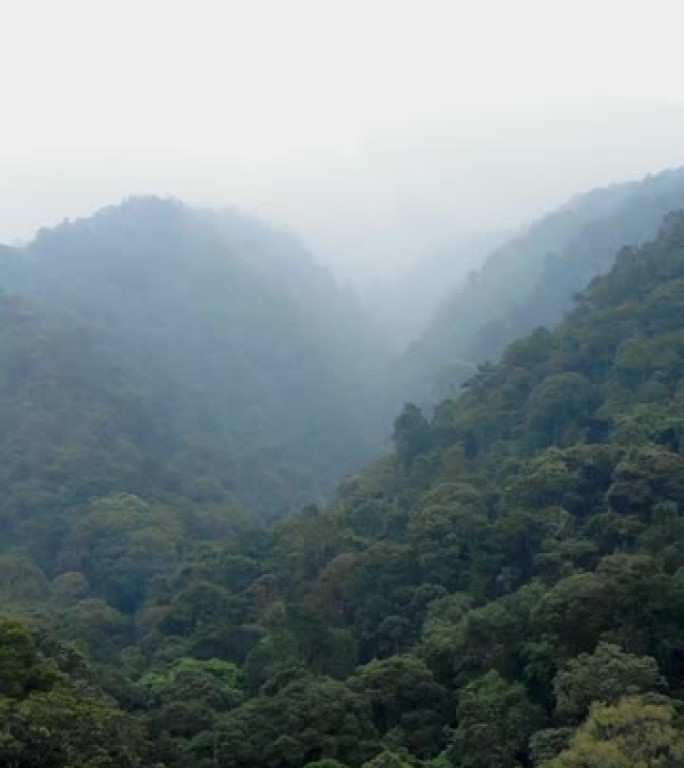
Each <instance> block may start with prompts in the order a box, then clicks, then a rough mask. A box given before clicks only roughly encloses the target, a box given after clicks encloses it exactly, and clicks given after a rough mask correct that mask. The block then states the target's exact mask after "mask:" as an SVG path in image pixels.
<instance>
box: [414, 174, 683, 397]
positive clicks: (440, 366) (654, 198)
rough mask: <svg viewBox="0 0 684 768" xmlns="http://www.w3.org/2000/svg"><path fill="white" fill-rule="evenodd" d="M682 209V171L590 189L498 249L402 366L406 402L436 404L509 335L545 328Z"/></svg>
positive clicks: (449, 301) (447, 305)
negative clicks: (619, 256)
mask: <svg viewBox="0 0 684 768" xmlns="http://www.w3.org/2000/svg"><path fill="white" fill-rule="evenodd" d="M679 208H684V169H678V170H671V171H665V172H663V173H660V174H657V175H654V176H648V177H646V178H645V179H643V180H642V181H635V182H629V183H625V184H617V185H614V186H611V187H607V188H605V189H597V190H593V191H591V192H589V193H587V194H585V195H582V196H578V197H577V198H575V199H573V200H571V201H570V202H569V203H567V204H566V205H564V206H563V207H561V208H560V209H558V210H557V211H555V212H553V213H551V214H550V215H548V216H546V217H545V218H542V219H540V220H539V221H538V222H536V223H535V224H533V225H532V226H531V227H529V228H528V229H527V230H526V231H524V232H522V233H521V234H520V235H518V236H517V237H516V238H514V239H512V240H511V241H510V242H509V243H507V244H506V245H504V246H503V247H501V248H499V249H498V250H496V251H495V252H494V253H493V254H492V255H491V256H490V257H489V258H488V260H487V261H486V263H485V265H484V266H483V267H482V268H481V269H480V270H477V271H476V272H474V273H473V274H472V275H471V276H470V278H469V280H468V281H467V282H466V284H465V285H464V286H463V287H460V288H459V289H458V290H456V291H455V292H454V293H453V294H452V295H451V296H450V297H449V298H448V299H446V300H445V301H444V302H443V304H442V306H441V307H440V308H439V309H438V311H437V312H436V313H435V315H434V317H433V319H432V321H431V323H430V324H429V326H428V327H427V329H426V331H425V333H424V334H423V336H422V337H421V338H420V339H419V340H418V341H417V342H416V343H415V344H414V345H413V346H412V347H411V348H410V349H409V350H408V352H407V354H406V355H405V357H404V359H403V360H402V361H401V365H400V369H401V375H402V376H403V377H404V378H405V379H406V381H407V388H408V390H409V392H411V393H412V396H413V397H415V398H417V399H420V400H424V399H428V400H431V401H435V400H436V399H439V393H440V392H441V393H442V394H443V393H444V392H448V391H450V390H452V389H453V388H454V387H456V386H458V385H459V384H460V383H461V382H462V381H463V380H464V378H466V377H467V375H468V371H472V370H473V366H474V365H475V364H477V363H480V362H483V361H485V360H487V359H493V358H495V357H496V356H497V355H499V354H500V353H501V352H502V350H503V349H504V348H505V347H506V345H507V344H509V343H510V342H511V341H513V340H514V339H515V338H516V337H517V336H519V335H520V334H523V333H527V332H529V331H531V330H533V329H534V328H536V327H539V326H552V325H553V324H554V323H556V322H558V321H559V320H560V319H561V318H562V316H563V314H564V313H565V312H566V311H567V310H568V309H569V308H570V307H571V306H572V301H573V296H574V295H575V294H576V293H577V292H578V291H579V290H581V289H582V288H583V287H584V286H585V285H586V283H588V282H589V280H591V279H592V278H593V277H595V276H596V275H598V274H602V273H604V272H606V271H607V270H608V269H609V268H610V267H611V265H612V263H613V259H614V255H615V253H616V251H617V250H618V249H619V248H620V247H622V246H623V245H628V244H629V245H638V244H639V243H642V242H644V241H645V240H647V239H649V238H651V237H652V236H653V235H654V234H655V233H656V231H657V228H658V226H659V224H660V221H661V220H662V218H663V216H664V215H665V214H667V213H669V212H670V211H673V210H677V209H679Z"/></svg>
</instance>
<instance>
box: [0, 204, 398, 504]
mask: <svg viewBox="0 0 684 768" xmlns="http://www.w3.org/2000/svg"><path fill="white" fill-rule="evenodd" d="M0 288H2V289H4V290H5V291H10V292H13V293H16V294H19V295H21V296H25V297H28V298H29V300H30V301H32V302H34V303H36V304H39V305H42V306H44V307H46V308H47V309H50V310H56V311H58V312H61V313H68V314H69V315H70V316H71V318H72V319H73V322H74V323H76V324H80V325H82V326H84V327H87V328H88V331H89V334H90V335H91V336H93V337H94V338H96V339H97V341H98V343H99V344H100V346H101V347H102V348H103V350H104V352H105V353H106V355H107V356H108V358H109V360H110V363H111V364H112V365H113V366H115V367H117V368H118V369H120V370H121V371H122V372H123V373H124V375H125V377H126V379H127V380H128V381H129V382H130V383H131V384H132V385H133V386H134V387H135V388H136V389H137V390H138V391H139V394H140V396H141V397H142V398H143V400H144V401H145V404H146V407H147V408H148V409H149V410H150V412H151V413H154V415H155V418H157V419H159V420H161V421H163V423H164V424H165V429H166V431H167V433H168V435H170V436H171V435H175V436H176V437H175V438H169V439H171V441H172V442H173V440H175V443H176V444H175V448H174V446H173V445H171V446H168V445H167V446H164V452H165V453H166V454H167V455H168V454H169V449H171V451H170V452H171V454H172V456H171V458H173V452H174V450H175V452H176V453H179V452H180V453H182V452H183V451H184V450H185V448H186V447H187V445H188V444H190V443H195V444H197V445H200V444H203V445H204V446H205V448H206V450H207V452H208V453H209V454H210V455H212V456H213V461H214V463H216V464H220V465H222V468H221V470H220V472H221V477H220V478H219V479H220V481H221V483H223V484H224V485H226V487H227V488H229V489H231V490H233V491H234V492H235V493H236V494H237V496H238V497H239V498H241V499H242V500H244V501H245V502H247V503H248V504H250V505H252V506H254V507H255V508H258V509H261V510H270V511H271V512H273V511H277V510H279V509H283V508H287V507H289V506H291V505H293V504H297V503H301V502H304V501H307V500H311V499H314V498H317V497H319V496H320V495H321V494H323V493H325V492H328V491H329V490H330V489H331V488H332V487H333V485H334V483H335V482H336V481H337V480H338V479H339V478H340V477H342V475H343V474H344V473H345V472H346V471H348V470H349V469H350V468H351V467H353V466H355V465H356V466H358V465H359V463H360V462H362V461H363V459H364V457H368V456H369V455H371V454H372V452H373V451H374V450H377V446H378V444H379V442H380V439H381V435H382V432H381V426H380V424H381V423H382V422H381V419H382V416H381V415H380V414H377V416H376V412H377V397H378V392H379V388H380V387H381V381H380V372H381V370H382V366H383V359H382V356H383V351H382V347H381V345H380V344H379V343H378V342H376V341H374V340H373V338H372V332H369V329H368V324H367V323H366V322H365V321H364V320H363V319H362V317H361V313H360V312H359V309H358V307H357V306H356V304H355V302H354V299H353V297H352V296H349V295H346V294H343V293H341V292H340V291H339V290H338V289H337V288H336V286H335V284H334V282H333V281H332V279H331V277H330V276H329V275H328V274H327V273H326V272H325V271H324V270H323V269H321V268H320V267H318V266H317V265H315V264H314V263H313V261H312V260H311V258H310V256H309V255H308V253H306V251H305V250H304V249H303V248H302V247H301V246H300V245H299V243H298V242H297V241H296V239H295V238H294V237H292V236H291V235H288V234H287V233H282V232H277V231H275V230H271V229H269V228H268V227H266V226H265V225H262V224H260V223H259V222H256V221H253V220H251V219H248V218H246V217H242V216H240V215H238V214H234V213H231V212H222V213H214V212H208V211H194V210H191V209H189V208H187V207H185V206H183V205H181V204H180V203H176V202H174V201H168V200H166V201H165V200H159V199H155V198H141V199H132V200H129V201H127V202H126V203H124V204H123V205H121V206H119V207H114V208H110V209H104V210H103V211H100V212H99V213H97V214H95V215H94V216H92V217H90V218H88V219H83V220H79V221H76V222H73V223H65V224H63V225H62V226H60V227H57V228H56V229H53V230H43V231H41V232H40V233H39V234H38V236H37V238H36V239H35V241H34V242H32V243H30V244H29V245H27V246H26V247H25V248H23V249H20V250H13V251H12V250H9V249H8V250H6V251H5V252H4V255H3V258H2V259H0ZM158 447H159V448H161V446H158Z"/></svg>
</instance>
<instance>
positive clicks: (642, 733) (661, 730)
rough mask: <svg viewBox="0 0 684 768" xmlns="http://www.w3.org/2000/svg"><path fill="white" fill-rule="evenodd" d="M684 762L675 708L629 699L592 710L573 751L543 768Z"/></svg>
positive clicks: (655, 767)
mask: <svg viewBox="0 0 684 768" xmlns="http://www.w3.org/2000/svg"><path fill="white" fill-rule="evenodd" d="M682 761H684V735H683V734H682V731H681V729H680V728H678V727H677V726H676V724H675V713H674V709H673V707H672V706H671V705H669V704H654V703H648V702H647V701H644V700H643V699H640V698H639V697H628V698H624V699H622V700H621V701H619V702H618V703H617V704H615V705H606V704H594V705H593V706H592V708H591V712H590V713H589V717H588V718H587V720H586V721H585V723H584V724H583V725H582V726H581V727H580V728H579V729H578V731H577V733H576V735H575V736H574V738H573V739H572V742H571V744H570V746H569V747H568V748H567V749H565V750H563V751H562V752H561V753H560V755H558V757H556V758H554V759H553V760H551V761H549V762H546V763H544V764H543V768H676V767H677V766H679V765H682Z"/></svg>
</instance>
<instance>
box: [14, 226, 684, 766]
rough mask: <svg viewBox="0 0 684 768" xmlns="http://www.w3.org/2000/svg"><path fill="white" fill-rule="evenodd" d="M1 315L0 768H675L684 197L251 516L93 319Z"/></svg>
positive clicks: (681, 613)
mask: <svg viewBox="0 0 684 768" xmlns="http://www.w3.org/2000/svg"><path fill="white" fill-rule="evenodd" d="M2 307H3V310H2V311H3V312H4V315H3V317H4V318H5V319H6V322H3V331H2V336H1V337H0V338H1V339H2V344H3V346H2V348H1V349H2V350H3V354H4V355H5V358H4V359H5V361H6V362H7V363H8V365H7V366H4V367H3V368H2V370H3V376H6V377H7V381H5V382H4V384H3V390H2V391H3V393H4V394H3V398H4V399H3V403H2V410H1V411H0V414H1V418H2V419H3V421H4V423H5V424H7V425H8V426H7V430H8V434H11V435H12V436H14V435H17V436H18V437H17V438H16V439H17V442H16V444H15V443H14V442H13V440H8V441H6V442H5V443H4V445H3V451H4V454H3V456H4V457H5V458H4V461H3V472H4V473H7V474H6V477H5V487H6V488H7V489H8V493H7V495H6V497H5V498H4V499H3V508H2V515H3V518H2V525H3V531H6V532H7V536H6V537H3V553H2V555H1V556H0V596H1V599H2V605H3V609H4V612H5V614H6V618H5V619H4V620H2V622H0V693H1V695H0V710H1V711H2V729H1V730H0V763H2V764H4V765H8V766H14V767H15V768H28V767H31V768H33V767H34V766H35V767H36V768H37V767H38V766H41V768H44V767H45V766H48V767H49V766H55V767H56V768H57V767H59V768H62V767H64V768H67V766H68V767H75V766H78V767H79V768H109V767H110V766H111V767H112V768H120V767H121V768H123V767H126V768H127V767H128V766H159V765H164V766H167V767H168V768H175V767H177V768H186V767H187V768H190V766H192V768H205V767H206V768H214V766H225V767H226V768H254V766H269V767H270V768H304V767H305V766H306V767H307V768H345V767H346V768H360V767H361V766H364V768H419V767H423V768H521V767H522V768H527V766H540V767H541V766H543V767H544V768H594V767H595V768H627V767H628V766H629V767H630V768H632V767H633V766H638V767H639V768H678V766H681V765H682V763H683V761H684V731H683V729H682V707H683V705H684V517H683V516H682V512H683V510H684V215H673V216H671V217H669V219H668V220H667V221H666V222H665V224H664V226H663V229H662V231H661V233H660V235H659V236H658V238H657V239H656V240H655V241H654V242H652V243H650V244H648V245H645V246H643V247H638V248H625V249H623V250H622V251H621V252H620V253H619V255H618V257H617V260H616V263H615V266H614V267H613V269H612V271H611V272H610V273H609V274H607V275H606V276H603V277H599V278H596V279H595V280H594V281H593V282H592V283H591V284H590V285H589V287H588V288H587V289H586V290H585V291H584V292H583V293H582V294H581V296H579V298H578V301H577V304H576V308H575V309H574V311H573V312H572V314H571V315H570V316H569V317H568V318H567V319H566V321H565V322H563V323H562V324H561V325H559V326H558V327H557V328H556V329H555V330H553V331H549V330H538V331H536V332H534V333H533V334H531V335H529V336H527V337H525V338H522V339H520V340H518V341H516V342H515V343H514V344H512V345H511V346H509V347H508V348H507V349H506V351H505V353H504V355H503V357H502V359H501V360H500V362H498V363H496V364H487V365H483V366H481V367H480V368H479V370H478V371H477V373H476V375H474V376H473V377H471V379H470V380H469V381H468V383H467V385H466V386H465V388H464V391H463V393H462V395H461V396H460V397H458V398H457V399H449V400H445V401H443V402H442V403H440V405H439V406H438V407H437V408H436V409H435V410H434V413H433V414H432V415H430V416H427V415H425V414H424V413H422V412H421V410H420V409H419V408H418V407H416V406H415V405H407V406H406V407H405V408H404V410H403V411H402V412H401V414H400V415H399V416H398V418H397V419H396V421H395V430H394V451H393V452H392V454H391V455H390V456H388V457H387V458H384V459H381V460H378V461H376V463H375V464H373V465H371V466H370V467H369V468H368V469H366V470H365V471H364V472H363V473H361V474H358V475H355V476H351V477H349V478H348V479H347V480H346V481H344V482H343V483H342V485H341V486H340V488H339V490H338V493H337V495H336V496H335V498H334V500H333V501H332V502H331V503H330V504H329V505H328V506H327V507H326V508H324V509H320V508H319V507H317V506H314V505H309V506H306V507H305V508H303V509H302V510H301V511H300V512H299V513H298V514H295V515H291V516H288V517H284V518H282V519H280V520H278V521H276V522H274V523H272V524H271V525H269V526H257V525H255V524H254V523H253V521H251V520H250V518H249V517H247V516H245V515H244V513H242V512H241V510H240V509H239V508H238V507H237V506H236V505H234V503H233V502H232V501H231V496H230V495H229V494H228V493H227V492H226V491H225V489H221V488H220V486H219V487H217V484H216V483H214V484H211V483H210V479H211V478H210V477H206V478H205V479H204V481H203V482H201V483H200V482H199V480H196V481H195V484H194V485H193V484H192V483H191V482H190V478H191V477H192V471H189V472H188V475H187V477H186V476H184V475H183V473H180V474H179V470H175V469H174V467H176V466H177V464H175V463H174V462H177V461H178V454H176V453H172V455H171V456H170V457H166V456H164V455H163V453H162V452H160V451H158V450H157V449H156V447H155V446H158V445H159V444H167V445H170V446H173V440H172V439H171V438H173V434H175V433H172V435H171V438H165V437H164V432H163V430H164V429H165V428H166V426H165V415H166V413H165V411H164V410H163V409H162V410H161V411H160V412H159V413H156V412H155V411H154V410H152V411H151V410H150V409H149V408H148V403H147V400H146V393H145V391H144V389H142V394H141V386H140V384H139V382H136V386H132V387H128V384H127V382H128V378H127V374H126V371H125V370H124V371H123V372H121V371H120V370H119V369H117V368H116V366H114V367H112V357H111V354H110V352H111V348H110V341H109V340H108V339H107V340H106V345H105V350H104V351H105V352H106V353H107V354H106V355H104V356H102V354H101V353H102V350H101V348H100V347H99V346H97V344H95V342H92V343H91V342H90V341H88V339H89V338H90V337H89V336H83V334H84V333H85V332H84V331H83V328H82V326H81V325H78V323H77V324H76V326H77V327H76V328H74V326H73V324H72V321H71V319H69V318H59V319H58V318H57V317H56V316H53V315H50V316H49V317H48V318H47V319H46V318H45V317H44V316H43V315H42V314H41V313H40V311H39V310H35V309H32V308H31V307H30V306H27V305H26V304H24V303H23V302H22V301H21V300H19V299H17V298H7V299H5V300H4V302H3V305H2ZM95 331H97V328H95V329H94V331H93V333H95ZM74 334H75V335H74ZM95 337H96V338H101V337H99V335H98V334H95ZM74 339H77V342H78V343H77V344H76V341H75V340H74ZM13 345H14V346H13ZM10 362H12V365H11V366H10V365H9V363H10ZM119 376H123V377H124V379H123V381H121V380H120V379H119V378H117V377H119ZM27 381H28V382H32V384H31V386H26V382H27ZM13 382H14V384H13ZM96 385H97V386H96ZM13 386H14V389H13V388H12V387H13ZM65 390H68V391H69V392H71V393H72V394H71V396H70V399H67V400H65V399H64V398H63V397H62V393H63V392H64V391H65ZM104 404H107V408H104ZM22 409H23V410H22ZM123 413H127V414H128V417H127V418H125V419H124V418H121V415H122V414H123ZM17 414H19V415H17ZM22 414H23V415H22ZM19 416H21V418H19ZM144 418H147V419H149V422H146V421H145V420H144ZM12 419H16V420H17V424H13V421H12ZM72 420H73V425H72V431H69V430H67V431H65V424H67V425H69V424H71V423H72ZM157 430H161V431H160V432H159V436H158V437H157ZM325 437H326V435H323V436H322V438H325ZM13 439H14V438H13ZM147 440H150V441H151V443H152V448H150V447H149V446H148V445H147V443H146V441H147ZM22 441H23V442H22ZM13 445H16V446H18V447H16V448H13V447H12V446H13ZM13 450H14V451H15V452H16V455H13V454H12V451H13ZM12 616H14V617H18V618H12Z"/></svg>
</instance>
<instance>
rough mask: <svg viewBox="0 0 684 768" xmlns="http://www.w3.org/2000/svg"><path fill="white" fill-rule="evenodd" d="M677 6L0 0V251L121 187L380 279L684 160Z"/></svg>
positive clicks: (683, 53) (562, 0) (682, 12)
mask: <svg viewBox="0 0 684 768" xmlns="http://www.w3.org/2000/svg"><path fill="white" fill-rule="evenodd" d="M683 28H684V4H682V3H681V2H675V1H672V2H664V1H659V0H650V1H649V2H645V1H644V2H630V0H622V1H621V2H616V1H614V0H593V2H586V1H585V0H571V1H566V0H543V1H542V0H467V1H466V0H451V1H450V2H447V1H440V0H270V1H269V0H223V2H210V1H209V0H192V1H186V0H182V1H181V0H178V1H175V0H43V1H41V0H0V105H1V111H0V239H2V240H5V241H8V240H13V239H14V238H18V237H26V236H28V235H30V234H31V233H32V232H33V231H34V230H35V229H36V228H37V227H38V226H40V225H45V224H53V223H55V222H57V221H59V220H60V219H62V218H64V217H66V216H69V217H73V216H77V215H82V214H85V213H88V212H90V211H91V210H93V209H94V208H96V207H99V206H100V205H103V204H107V203H111V202H116V201H118V200H119V199H120V198H121V197H123V196H126V195H129V194H137V193H151V192H155V193H159V194H171V195H174V196H178V197H181V198H184V199H187V200H189V201H190V202H196V203H203V204H206V203H211V204H216V205H236V206H237V207H240V208H242V209H246V210H249V211H253V212H256V213H258V214H260V215H262V216H264V217H266V218H269V219H271V220H275V221H276V222H278V223H283V224H286V225H288V226H291V227H293V228H295V229H297V230H299V231H300V232H301V233H302V234H303V235H304V237H305V239H306V240H308V241H309V242H310V243H311V244H312V245H313V246H314V248H315V249H316V251H317V252H318V254H319V256H320V257H321V258H323V259H325V260H328V261H329V262H331V263H332V264H333V265H334V266H335V268H336V269H337V271H338V272H339V273H340V274H343V275H353V274H357V273H361V272H362V273H363V274H364V275H366V276H372V275H373V274H377V273H378V272H380V271H382V270H386V269H387V264H388V263H389V262H390V260H391V262H392V263H393V264H394V265H396V269H399V268H400V267H401V265H403V264H405V263H408V262H409V261H410V260H411V259H413V258H415V257H416V254H419V253H420V252H421V251H427V250H429V249H431V248H435V247H438V246H440V245H441V244H442V243H443V242H447V241H448V240H449V239H450V238H451V237H453V236H454V235H455V234H457V233H458V232H459V231H461V230H472V229H501V228H508V227H512V226H514V225H515V224H517V223H519V222H520V221H522V220H524V219H527V218H529V217H533V216H536V215H539V214H541V213H543V212H544V211H545V210H547V209H548V208H551V207H553V206H554V205H556V204H557V203H559V202H561V201H562V200H563V199H564V198H566V197H567V196H569V195H571V194H573V193H575V192H579V191H581V190H583V189H585V188H588V187H591V186H595V185H605V184H607V183H610V182H611V181H615V180H621V179H626V178H631V177H637V176H640V175H643V174H645V173H648V172H650V171H653V172H655V171H658V170H660V169H662V168H664V167H667V166H673V165H680V164H684V81H683V80H682V73H683V72H684V47H683V46H682V43H681V36H682V29H683Z"/></svg>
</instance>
